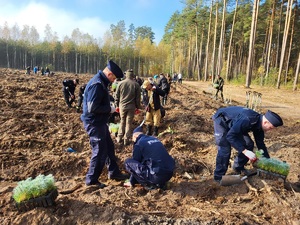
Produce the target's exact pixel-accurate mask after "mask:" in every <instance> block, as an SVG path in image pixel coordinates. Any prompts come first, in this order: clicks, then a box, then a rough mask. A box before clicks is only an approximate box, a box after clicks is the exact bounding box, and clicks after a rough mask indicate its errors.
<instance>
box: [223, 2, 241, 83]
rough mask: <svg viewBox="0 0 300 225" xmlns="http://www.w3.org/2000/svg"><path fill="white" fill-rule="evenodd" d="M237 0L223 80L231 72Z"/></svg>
mask: <svg viewBox="0 0 300 225" xmlns="http://www.w3.org/2000/svg"><path fill="white" fill-rule="evenodd" d="M238 3H239V0H236V1H235V9H234V16H233V21H232V26H231V34H230V40H229V45H228V53H227V66H226V75H225V79H226V80H228V78H229V71H231V68H230V67H231V59H232V57H231V46H232V39H233V32H234V25H235V19H236V13H237V7H238Z"/></svg>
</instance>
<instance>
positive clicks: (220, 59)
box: [217, 0, 227, 75]
mask: <svg viewBox="0 0 300 225" xmlns="http://www.w3.org/2000/svg"><path fill="white" fill-rule="evenodd" d="M226 5H227V2H226V0H223V15H222V26H221V35H220V43H219V52H218V61H217V75H221V71H222V67H223V46H224V38H225V22H226V21H225V16H226Z"/></svg>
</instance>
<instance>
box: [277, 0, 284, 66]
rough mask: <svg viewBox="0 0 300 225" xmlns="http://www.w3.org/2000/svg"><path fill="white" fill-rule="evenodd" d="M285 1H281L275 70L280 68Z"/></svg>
mask: <svg viewBox="0 0 300 225" xmlns="http://www.w3.org/2000/svg"><path fill="white" fill-rule="evenodd" d="M283 4H284V1H281V7H280V17H279V28H278V33H277V50H276V60H275V68H278V62H279V60H278V57H279V49H280V46H279V45H280V32H281V20H282V9H283Z"/></svg>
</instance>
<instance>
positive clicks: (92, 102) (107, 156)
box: [81, 60, 129, 188]
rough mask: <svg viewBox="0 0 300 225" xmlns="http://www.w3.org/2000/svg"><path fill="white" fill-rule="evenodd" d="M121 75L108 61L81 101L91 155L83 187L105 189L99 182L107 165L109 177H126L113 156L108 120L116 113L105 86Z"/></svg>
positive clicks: (116, 66)
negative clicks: (94, 186) (93, 186)
mask: <svg viewBox="0 0 300 225" xmlns="http://www.w3.org/2000/svg"><path fill="white" fill-rule="evenodd" d="M122 77H123V72H122V70H121V69H120V67H119V66H118V65H117V64H115V63H114V62H113V61H111V60H110V61H109V62H108V64H107V66H106V67H105V69H104V70H103V71H101V70H99V72H98V73H97V74H96V75H95V76H94V77H93V78H92V79H91V80H90V81H89V82H88V83H87V85H86V88H85V91H84V98H83V113H82V115H81V120H82V121H83V125H84V129H85V130H86V132H87V133H88V135H89V138H90V145H91V147H92V156H91V161H90V166H89V170H88V172H87V174H86V185H96V186H98V187H99V188H104V187H105V186H106V185H105V184H103V183H101V182H99V181H98V179H99V177H100V175H101V173H102V170H103V168H104V166H105V164H107V168H108V178H109V179H115V180H125V179H127V178H128V177H129V176H127V175H125V174H122V173H121V171H120V169H119V167H118V165H117V162H116V156H115V147H114V143H113V140H112V139H111V136H110V132H109V129H108V124H107V123H108V118H109V116H110V114H111V113H114V112H115V110H116V109H115V107H114V106H113V105H111V104H110V98H109V90H108V86H109V84H110V83H112V82H113V81H114V80H115V79H116V78H122Z"/></svg>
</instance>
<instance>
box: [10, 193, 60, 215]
mask: <svg viewBox="0 0 300 225" xmlns="http://www.w3.org/2000/svg"><path fill="white" fill-rule="evenodd" d="M57 196H58V191H57V189H54V190H52V191H51V192H50V193H49V194H48V195H45V196H41V197H38V198H33V199H30V200H28V201H24V202H20V203H16V207H17V209H18V211H20V212H26V211H28V210H31V209H34V208H36V207H49V206H54V205H55V199H56V198H57Z"/></svg>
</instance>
